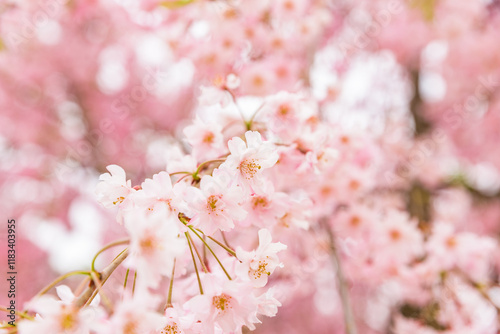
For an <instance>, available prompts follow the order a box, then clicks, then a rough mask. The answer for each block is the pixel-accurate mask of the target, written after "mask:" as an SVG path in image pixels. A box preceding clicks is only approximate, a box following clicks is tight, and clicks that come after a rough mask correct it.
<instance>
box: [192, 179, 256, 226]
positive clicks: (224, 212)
mask: <svg viewBox="0 0 500 334" xmlns="http://www.w3.org/2000/svg"><path fill="white" fill-rule="evenodd" d="M213 174H214V175H213V176H210V175H205V176H203V178H202V179H201V182H200V188H199V189H198V188H194V187H191V188H189V189H187V190H186V194H187V197H188V198H187V202H188V204H189V209H188V211H187V212H188V213H189V215H191V221H190V223H191V224H193V225H194V226H197V227H199V228H201V229H202V230H203V232H204V233H205V234H208V235H211V234H213V233H214V232H215V231H217V230H218V229H219V230H221V231H229V230H231V229H232V228H234V221H240V220H242V219H244V218H245V216H246V215H247V212H246V211H245V210H244V209H243V208H242V206H241V203H242V202H243V200H244V194H243V191H242V189H241V187H239V186H237V185H236V184H234V183H232V181H231V178H230V177H228V176H227V175H226V173H225V172H223V171H218V170H216V171H214V173H213Z"/></svg>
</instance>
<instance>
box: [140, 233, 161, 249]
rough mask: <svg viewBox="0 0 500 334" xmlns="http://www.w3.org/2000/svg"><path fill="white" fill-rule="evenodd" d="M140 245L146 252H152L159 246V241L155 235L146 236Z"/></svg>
mask: <svg viewBox="0 0 500 334" xmlns="http://www.w3.org/2000/svg"><path fill="white" fill-rule="evenodd" d="M139 246H140V247H141V250H142V251H143V252H144V253H145V254H150V253H152V252H153V251H154V250H155V249H156V248H158V246H159V244H158V241H157V240H156V239H155V238H154V237H153V236H150V235H149V236H146V237H145V238H143V239H141V241H140V243H139Z"/></svg>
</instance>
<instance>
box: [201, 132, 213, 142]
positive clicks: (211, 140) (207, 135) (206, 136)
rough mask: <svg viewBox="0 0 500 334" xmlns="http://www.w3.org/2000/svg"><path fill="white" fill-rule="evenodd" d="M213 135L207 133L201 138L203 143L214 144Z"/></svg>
mask: <svg viewBox="0 0 500 334" xmlns="http://www.w3.org/2000/svg"><path fill="white" fill-rule="evenodd" d="M214 138H215V136H214V134H213V133H212V132H208V133H207V134H206V135H205V137H203V142H204V143H206V144H212V143H213V142H214Z"/></svg>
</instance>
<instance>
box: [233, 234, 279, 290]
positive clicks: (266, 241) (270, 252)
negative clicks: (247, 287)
mask: <svg viewBox="0 0 500 334" xmlns="http://www.w3.org/2000/svg"><path fill="white" fill-rule="evenodd" d="M271 240H272V237H271V233H270V232H269V230H266V229H261V230H259V247H258V248H257V249H256V250H254V251H251V252H246V251H244V250H242V249H241V248H238V249H237V250H236V256H237V257H238V259H239V260H240V261H241V263H238V264H237V271H238V272H240V273H241V274H240V275H241V276H240V277H242V279H245V280H250V281H251V282H252V284H253V286H254V287H257V288H258V287H263V286H265V285H266V284H267V280H268V276H270V275H271V274H272V273H273V272H274V270H275V269H276V268H277V267H282V266H283V264H282V263H280V262H279V259H278V256H277V255H276V253H278V252H280V251H282V250H285V249H286V248H287V247H286V245H283V244H282V243H280V242H275V243H271ZM245 273H246V274H245Z"/></svg>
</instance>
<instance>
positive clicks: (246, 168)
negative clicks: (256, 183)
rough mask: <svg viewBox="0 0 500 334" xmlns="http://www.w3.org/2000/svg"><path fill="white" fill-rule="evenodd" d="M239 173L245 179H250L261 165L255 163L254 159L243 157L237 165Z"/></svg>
mask: <svg viewBox="0 0 500 334" xmlns="http://www.w3.org/2000/svg"><path fill="white" fill-rule="evenodd" d="M238 168H239V170H240V172H241V174H242V175H243V176H244V177H245V178H246V179H247V180H250V179H251V178H253V177H254V176H255V174H257V171H258V170H259V169H261V166H260V165H259V164H258V163H257V161H256V160H255V159H245V160H243V161H242V162H241V163H240V166H239V167H238Z"/></svg>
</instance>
